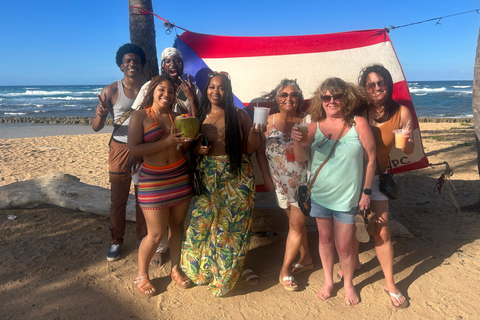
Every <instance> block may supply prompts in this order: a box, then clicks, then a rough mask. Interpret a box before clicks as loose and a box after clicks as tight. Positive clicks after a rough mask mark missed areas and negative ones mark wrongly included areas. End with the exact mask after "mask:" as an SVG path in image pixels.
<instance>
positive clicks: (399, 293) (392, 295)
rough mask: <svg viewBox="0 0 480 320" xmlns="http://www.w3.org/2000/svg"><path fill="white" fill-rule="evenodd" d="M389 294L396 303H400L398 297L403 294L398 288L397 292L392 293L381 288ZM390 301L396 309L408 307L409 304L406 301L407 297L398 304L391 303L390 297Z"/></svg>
mask: <svg viewBox="0 0 480 320" xmlns="http://www.w3.org/2000/svg"><path fill="white" fill-rule="evenodd" d="M383 290H384V291H385V292H386V293H387V294H388V295H389V296H391V297H394V298H395V299H396V300H397V302H398V303H400V300H399V299H400V297H401V296H403V294H402V293H401V292H400V290H399V291H398V293H392V292H388V290H386V289H383ZM390 302H391V303H392V306H394V307H395V308H397V309H405V308H406V307H408V306H409V305H410V304H409V303H408V300H407V298H406V297H405V301H404V302H403V303H402V304H400V305H399V306H397V305H395V303H393V301H392V299H390Z"/></svg>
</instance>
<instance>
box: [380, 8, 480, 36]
mask: <svg viewBox="0 0 480 320" xmlns="http://www.w3.org/2000/svg"><path fill="white" fill-rule="evenodd" d="M472 12H476V13H478V14H480V9H475V10H470V11H465V12H460V13H454V14H451V15H448V16H443V17H438V18H432V19H428V20H423V21H418V22H412V23H409V24H404V25H403V26H396V27H394V26H390V28H385V29H386V30H387V32H389V31H390V30H393V29H398V28H403V27H409V26H413V25H415V24H420V23H425V22H430V21H435V20H437V23H436V24H437V25H439V24H441V23H440V20H442V19H443V18H450V17H453V16H458V15H461V14H467V13H472Z"/></svg>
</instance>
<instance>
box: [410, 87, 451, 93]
mask: <svg viewBox="0 0 480 320" xmlns="http://www.w3.org/2000/svg"><path fill="white" fill-rule="evenodd" d="M445 91H447V88H445V87H441V88H435V89H433V88H432V89H431V88H411V89H410V92H411V93H418V92H420V93H425V92H426V93H437V92H445Z"/></svg>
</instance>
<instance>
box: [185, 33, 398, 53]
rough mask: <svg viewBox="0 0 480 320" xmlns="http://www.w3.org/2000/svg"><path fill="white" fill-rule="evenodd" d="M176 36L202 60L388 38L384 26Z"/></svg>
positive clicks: (341, 46) (371, 42)
mask: <svg viewBox="0 0 480 320" xmlns="http://www.w3.org/2000/svg"><path fill="white" fill-rule="evenodd" d="M179 38H180V40H182V41H183V42H184V43H186V44H187V45H188V46H190V48H192V49H193V50H194V51H195V52H196V53H197V55H198V56H199V57H200V58H202V59H209V58H210V59H211V58H236V57H242V58H244V57H258V56H275V55H287V54H302V53H303V54H305V53H315V52H329V51H337V50H347V49H354V48H358V47H359V44H361V46H369V45H374V44H378V43H381V42H389V41H390V37H389V36H388V33H387V32H386V31H385V30H383V29H375V30H363V31H351V32H342V33H330V34H318V35H306V36H282V37H229V36H213V35H208V34H201V33H194V32H190V31H187V32H184V33H183V34H182V35H181V36H180V37H179Z"/></svg>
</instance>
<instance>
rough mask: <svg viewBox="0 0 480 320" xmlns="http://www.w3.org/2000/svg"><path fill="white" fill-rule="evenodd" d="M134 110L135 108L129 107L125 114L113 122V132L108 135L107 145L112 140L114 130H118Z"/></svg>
mask: <svg viewBox="0 0 480 320" xmlns="http://www.w3.org/2000/svg"><path fill="white" fill-rule="evenodd" d="M134 111H135V109H130V110H128V111H127V112H125V114H124V115H123V116H122V117H121V118H120V119H119V120H118V121H117V122H116V123H114V124H113V132H112V135H111V136H110V141H109V142H108V145H110V143H112V140H113V135H114V134H115V131H117V130H118V128H120V127H121V126H122V124H123V123H124V122H125V121H127V119H128V118H129V117H130V116H131V115H132V113H133V112H134Z"/></svg>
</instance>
